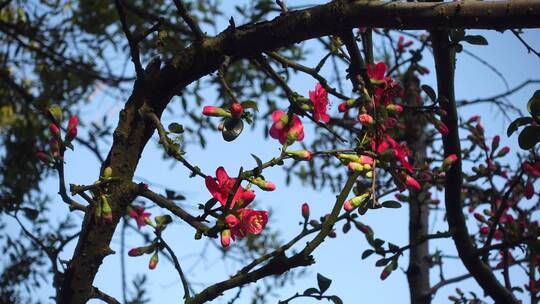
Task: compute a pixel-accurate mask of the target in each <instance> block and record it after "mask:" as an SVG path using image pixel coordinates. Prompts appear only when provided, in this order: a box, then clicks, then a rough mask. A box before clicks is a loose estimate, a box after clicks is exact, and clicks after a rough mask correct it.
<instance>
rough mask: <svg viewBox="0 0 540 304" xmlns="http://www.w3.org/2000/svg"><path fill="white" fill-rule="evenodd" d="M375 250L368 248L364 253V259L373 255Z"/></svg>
mask: <svg viewBox="0 0 540 304" xmlns="http://www.w3.org/2000/svg"><path fill="white" fill-rule="evenodd" d="M374 252H375V250H373V249H368V250H366V251H364V252H363V253H362V260H365V259H367V257H369V256H370V255H372V254H373V253H374Z"/></svg>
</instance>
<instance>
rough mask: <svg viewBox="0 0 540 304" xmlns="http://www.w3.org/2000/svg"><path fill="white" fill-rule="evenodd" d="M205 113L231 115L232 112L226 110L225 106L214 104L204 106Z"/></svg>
mask: <svg viewBox="0 0 540 304" xmlns="http://www.w3.org/2000/svg"><path fill="white" fill-rule="evenodd" d="M203 115H206V116H213V117H231V116H232V115H231V113H229V112H227V111H225V109H223V108H219V107H214V106H204V107H203Z"/></svg>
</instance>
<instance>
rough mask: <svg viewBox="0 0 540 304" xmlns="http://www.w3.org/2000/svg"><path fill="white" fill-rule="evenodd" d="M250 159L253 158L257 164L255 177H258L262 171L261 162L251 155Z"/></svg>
mask: <svg viewBox="0 0 540 304" xmlns="http://www.w3.org/2000/svg"><path fill="white" fill-rule="evenodd" d="M251 157H253V158H254V159H255V161H256V162H257V172H256V174H255V176H258V175H260V174H261V172H262V170H263V162H262V160H261V159H260V158H258V157H257V155H255V154H251Z"/></svg>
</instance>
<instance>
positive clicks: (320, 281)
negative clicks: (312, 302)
mask: <svg viewBox="0 0 540 304" xmlns="http://www.w3.org/2000/svg"><path fill="white" fill-rule="evenodd" d="M330 284H332V280H330V279H329V278H327V277H325V276H323V275H322V274H320V273H317V285H319V290H320V291H321V294H323V293H324V292H325V291H326V290H327V289H328V287H330Z"/></svg>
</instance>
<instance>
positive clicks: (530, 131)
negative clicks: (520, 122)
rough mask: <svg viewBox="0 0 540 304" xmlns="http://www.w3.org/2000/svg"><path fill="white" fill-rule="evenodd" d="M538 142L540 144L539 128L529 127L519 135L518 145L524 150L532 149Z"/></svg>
mask: <svg viewBox="0 0 540 304" xmlns="http://www.w3.org/2000/svg"><path fill="white" fill-rule="evenodd" d="M538 142H540V127H539V126H527V127H525V128H524V129H523V131H521V133H520V134H519V137H518V143H519V146H520V147H521V149H523V150H529V149H531V148H532V147H534V145H536V144H537V143H538Z"/></svg>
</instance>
